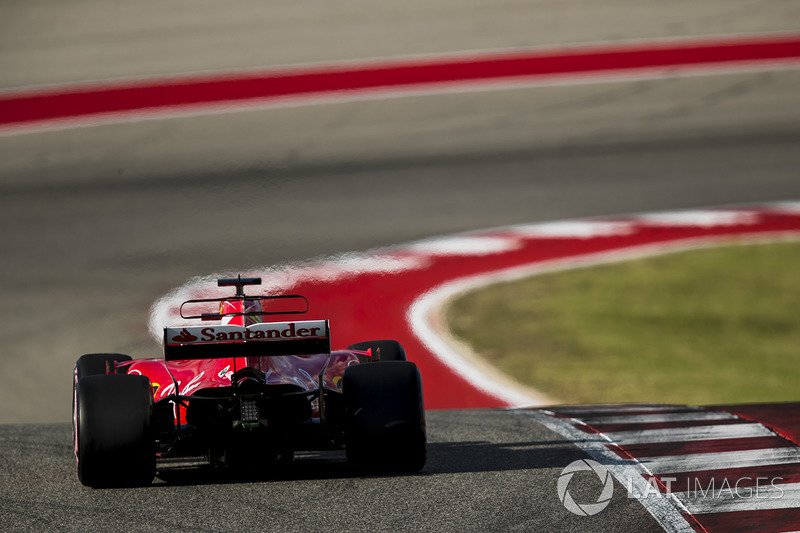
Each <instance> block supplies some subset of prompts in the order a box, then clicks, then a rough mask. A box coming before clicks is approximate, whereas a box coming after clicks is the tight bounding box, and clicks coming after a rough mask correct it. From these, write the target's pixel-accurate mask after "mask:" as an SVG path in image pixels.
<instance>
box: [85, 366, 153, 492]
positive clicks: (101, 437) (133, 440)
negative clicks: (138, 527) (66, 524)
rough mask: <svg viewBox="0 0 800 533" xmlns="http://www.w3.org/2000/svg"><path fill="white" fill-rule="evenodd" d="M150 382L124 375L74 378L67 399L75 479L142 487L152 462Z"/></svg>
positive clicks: (150, 473)
mask: <svg viewBox="0 0 800 533" xmlns="http://www.w3.org/2000/svg"><path fill="white" fill-rule="evenodd" d="M152 411H153V396H152V392H151V388H150V380H149V379H148V378H146V377H144V376H133V375H125V374H111V375H105V374H103V375H91V376H85V377H83V378H81V379H79V380H78V381H77V383H76V385H75V394H74V398H73V431H74V435H75V457H76V459H77V463H78V479H79V480H80V482H81V483H82V484H83V485H86V486H87V487H129V486H140V485H147V484H149V483H150V482H152V481H153V478H154V477H155V469H156V458H155V450H154V440H153V436H152V432H151V428H150V421H151V418H152Z"/></svg>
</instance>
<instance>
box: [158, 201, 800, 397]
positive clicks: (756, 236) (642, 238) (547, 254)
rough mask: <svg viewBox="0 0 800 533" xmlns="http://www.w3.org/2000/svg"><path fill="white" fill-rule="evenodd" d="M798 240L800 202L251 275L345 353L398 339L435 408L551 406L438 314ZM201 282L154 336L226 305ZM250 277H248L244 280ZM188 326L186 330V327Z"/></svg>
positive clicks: (383, 252) (161, 318)
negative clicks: (562, 279) (192, 309)
mask: <svg viewBox="0 0 800 533" xmlns="http://www.w3.org/2000/svg"><path fill="white" fill-rule="evenodd" d="M797 238H800V202H796V203H793V202H784V203H774V204H765V205H757V206H747V207H737V208H725V209H705V210H690V211H674V212H667V213H647V214H640V215H631V216H620V217H613V218H606V219H583V220H570V221H562V222H545V223H537V224H523V225H516V226H508V227H502V228H496V229H491V230H486V231H480V232H471V233H463V234H459V235H455V236H444V237H439V238H433V239H427V240H424V241H420V242H415V243H410V244H407V245H402V246H396V247H392V248H385V249H379V250H372V251H369V252H363V253H354V254H345V255H342V256H338V257H334V258H329V259H322V260H318V261H309V262H306V263H300V264H289V265H281V266H271V267H264V268H255V269H250V271H249V272H246V274H248V275H254V276H255V275H258V276H261V277H262V278H263V280H264V286H263V288H264V289H265V290H266V291H267V292H270V293H288V292H295V293H300V294H304V295H306V296H307V297H308V298H309V300H310V301H311V309H310V314H311V315H312V316H313V317H316V318H328V319H330V320H331V329H332V336H333V338H332V341H333V344H334V346H335V347H344V346H347V345H348V344H351V343H354V342H358V341H362V340H368V339H371V338H375V339H377V338H395V339H397V340H399V341H400V342H401V343H403V344H404V346H405V347H406V350H407V351H408V353H409V354H410V357H411V358H412V359H413V360H414V361H415V362H416V363H417V364H418V365H419V367H420V370H421V371H422V375H423V379H424V381H425V394H426V403H427V406H428V407H429V408H432V409H443V408H444V409H446V408H469V407H512V406H523V405H528V406H529V405H545V404H551V403H553V402H552V401H550V400H548V399H547V398H545V397H543V396H542V395H540V394H538V393H536V392H535V391H530V390H529V389H525V388H523V387H514V386H511V385H510V382H509V381H508V380H507V379H504V378H501V377H498V376H499V375H498V374H497V373H496V372H495V371H493V370H492V369H491V367H489V365H486V364H477V363H476V358H474V357H471V356H470V354H469V352H468V350H467V349H466V347H463V346H460V345H459V344H458V343H456V342H455V341H453V340H452V338H451V337H450V335H449V334H448V332H447V330H446V328H445V327H444V325H443V323H442V321H441V317H440V311H441V308H442V306H443V305H444V304H445V303H446V302H447V301H448V300H449V299H451V298H453V297H455V296H456V295H458V294H461V293H463V292H464V291H467V290H470V289H472V288H475V287H480V286H484V285H486V284H490V283H496V282H501V281H507V280H511V279H517V278H523V277H528V276H532V275H540V274H545V273H548V272H554V271H559V270H566V269H572V268H584V267H588V266H592V265H597V264H603V263H610V262H616V261H623V260H627V259H631V258H636V257H644V256H652V255H657V254H664V253H669V252H673V251H678V250H686V249H692V248H702V247H708V246H717V245H721V244H730V243H746V242H757V241H771V240H779V239H797ZM223 274H224V275H228V274H231V273H230V272H228V273H220V274H213V275H210V276H206V277H202V278H196V279H193V280H191V281H190V282H188V283H187V284H185V285H184V286H182V287H180V288H178V289H175V290H174V291H172V292H171V293H169V294H167V295H166V296H164V297H162V298H161V299H160V300H159V301H157V302H156V303H155V304H154V306H153V309H152V313H151V319H150V329H151V332H152V334H153V336H154V337H155V338H156V339H160V338H161V334H162V328H163V327H164V326H166V325H181V324H182V322H181V320H180V317H179V315H178V306H179V305H180V303H181V302H182V301H184V300H187V299H190V298H197V297H203V296H215V295H219V296H222V295H223V293H222V292H221V291H220V290H218V289H216V288H215V287H214V283H215V282H214V280H215V279H216V277H217V276H219V275H223ZM243 274H245V273H244V272H243ZM183 324H185V322H184V323H183Z"/></svg>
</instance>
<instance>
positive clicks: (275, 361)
mask: <svg viewBox="0 0 800 533" xmlns="http://www.w3.org/2000/svg"><path fill="white" fill-rule="evenodd" d="M260 307H261V302H260V300H233V301H224V302H222V303H221V304H220V314H222V315H223V318H222V321H221V323H222V325H235V326H247V325H252V324H256V323H260V322H262V321H261V320H260V318H261V316H252V315H248V314H245V313H253V312H258V311H260V310H261V309H260ZM230 313H237V315H234V316H224V315H226V314H230ZM357 354H358V355H361V356H362V357H365V356H369V355H370V354H369V353H368V352H360V351H347V350H340V351H334V352H331V353H330V354H327V353H321V354H314V355H280V356H268V357H226V358H218V359H216V358H215V359H187V360H177V361H167V360H165V359H161V358H157V359H155V358H154V359H135V360H133V361H127V362H123V363H120V364H119V365H118V368H119V370H120V371H122V372H126V373H127V374H138V375H142V376H146V377H148V378H149V379H150V383H151V384H152V387H153V401H154V402H158V401H159V400H164V399H166V398H169V397H170V396H174V395H176V394H177V395H180V396H191V395H193V394H194V393H196V392H197V391H201V390H204V389H209V388H220V387H230V386H231V376H232V375H233V373H234V372H236V371H237V370H240V369H243V368H255V369H258V370H260V371H262V372H264V373H265V374H266V384H267V385H294V386H298V387H301V388H302V389H304V390H307V391H316V390H319V382H318V379H319V375H320V373H321V372H322V370H323V369H324V368H325V364H326V363H328V366H327V368H325V373H324V376H323V381H322V386H323V388H325V389H328V390H333V391H337V392H341V390H342V376H343V375H344V371H345V369H346V368H347V367H348V366H350V365H352V364H358V363H359V358H358V355H357ZM328 357H330V362H328ZM176 405H177V404H176ZM175 411H176V412H175V423H176V425H178V426H180V425H184V424H186V407H185V406H182V405H177V407H176V409H175ZM312 416H313V417H319V405H318V403H315V404H313V405H312Z"/></svg>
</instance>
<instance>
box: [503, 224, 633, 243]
mask: <svg viewBox="0 0 800 533" xmlns="http://www.w3.org/2000/svg"><path fill="white" fill-rule="evenodd" d="M634 231H636V226H635V225H634V224H633V223H632V222H606V221H603V220H596V221H595V220H565V221H563V222H543V223H541V224H529V225H523V226H514V228H513V229H512V232H513V233H514V234H516V235H520V236H523V237H538V238H568V237H571V238H577V239H591V238H594V237H612V236H615V235H630V234H631V233H633V232H634Z"/></svg>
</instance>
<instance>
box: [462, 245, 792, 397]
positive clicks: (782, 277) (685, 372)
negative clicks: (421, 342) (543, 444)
mask: <svg viewBox="0 0 800 533" xmlns="http://www.w3.org/2000/svg"><path fill="white" fill-rule="evenodd" d="M446 314H447V319H448V322H449V325H450V327H451V329H452V331H453V333H454V334H455V336H456V337H457V338H460V339H461V340H463V341H464V342H466V343H468V344H470V345H471V346H472V347H473V349H474V350H475V352H476V353H477V354H479V355H481V356H482V357H484V358H485V359H486V360H487V361H488V362H490V363H491V364H493V365H495V366H496V367H497V368H499V369H500V370H502V371H504V372H506V373H507V374H508V375H510V376H512V377H513V378H515V379H517V380H518V381H520V382H522V383H525V384H527V385H530V386H533V387H534V388H536V389H538V390H540V391H542V392H544V393H546V394H548V395H550V396H551V397H553V398H554V399H556V400H559V401H563V402H569V403H573V402H575V403H578V402H580V403H595V402H618V401H619V402H667V403H688V404H709V403H728V402H730V403H742V402H760V401H785V400H798V398H800V243H780V244H761V245H749V246H727V247H723V248H714V249H707V250H699V251H690V252H682V253H676V254H670V255H664V256H659V257H653V258H648V259H641V260H635V261H628V262H623V263H617V264H613V265H605V266H598V267H593V268H587V269H578V270H570V271H564V272H560V273H554V274H547V275H542V276H536V277H531V278H528V279H525V280H522V281H517V282H509V283H502V284H497V285H492V286H489V287H486V288H483V289H480V290H477V291H474V292H471V293H468V294H466V295H464V296H462V297H460V298H458V299H456V300H454V301H453V302H451V303H450V305H449V306H448V308H447V310H446Z"/></svg>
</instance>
